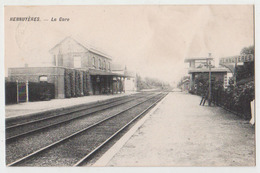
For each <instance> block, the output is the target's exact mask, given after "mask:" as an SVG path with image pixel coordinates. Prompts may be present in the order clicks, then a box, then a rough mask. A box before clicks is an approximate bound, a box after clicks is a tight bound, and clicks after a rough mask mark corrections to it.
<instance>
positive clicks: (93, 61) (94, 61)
mask: <svg viewBox="0 0 260 173" xmlns="http://www.w3.org/2000/svg"><path fill="white" fill-rule="evenodd" d="M95 64H96V59H95V57H94V56H93V58H92V66H93V67H94V68H96V66H95Z"/></svg>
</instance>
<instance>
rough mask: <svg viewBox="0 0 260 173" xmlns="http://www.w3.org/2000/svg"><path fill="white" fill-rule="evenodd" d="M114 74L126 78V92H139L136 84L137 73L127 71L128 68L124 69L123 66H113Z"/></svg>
mask: <svg viewBox="0 0 260 173" xmlns="http://www.w3.org/2000/svg"><path fill="white" fill-rule="evenodd" d="M112 72H114V73H119V74H122V75H124V76H126V78H125V81H124V84H125V87H124V88H125V91H126V92H127V91H137V84H136V73H135V72H133V71H129V70H127V67H126V66H125V67H123V66H122V65H118V64H112Z"/></svg>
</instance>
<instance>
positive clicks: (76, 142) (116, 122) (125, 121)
mask: <svg viewBox="0 0 260 173" xmlns="http://www.w3.org/2000/svg"><path fill="white" fill-rule="evenodd" d="M165 95H166V94H164V93H160V94H156V95H152V96H151V95H149V97H148V98H147V99H144V100H143V101H141V102H138V103H136V104H134V105H132V106H130V107H128V108H126V109H124V110H122V111H120V112H118V113H116V114H114V115H113V116H109V117H105V118H104V119H102V120H100V121H98V122H95V123H94V124H92V125H90V126H87V127H86V128H84V129H81V130H79V131H77V132H75V133H73V134H71V135H69V136H66V137H64V138H62V139H59V140H58V141H55V142H53V143H51V144H49V145H48V146H45V147H42V148H40V149H38V150H36V151H34V152H32V153H30V154H28V155H26V156H24V157H22V158H20V159H17V160H15V161H13V162H12V163H9V164H8V165H7V166H81V165H83V164H84V163H85V162H86V161H87V160H88V158H89V157H91V156H92V155H93V154H94V153H95V152H96V151H97V150H99V149H100V148H102V147H103V146H104V145H105V144H106V143H107V142H109V141H110V140H111V139H112V138H113V137H114V136H116V135H117V134H119V133H120V132H121V131H122V130H123V129H125V128H126V127H127V126H128V125H129V124H131V123H132V122H134V121H135V120H136V119H138V118H139V117H141V116H142V115H144V114H145V113H146V112H147V111H148V110H149V109H150V108H151V107H153V106H154V105H155V104H156V103H157V102H159V101H160V100H161V99H162V98H163V97H164V96H165Z"/></svg>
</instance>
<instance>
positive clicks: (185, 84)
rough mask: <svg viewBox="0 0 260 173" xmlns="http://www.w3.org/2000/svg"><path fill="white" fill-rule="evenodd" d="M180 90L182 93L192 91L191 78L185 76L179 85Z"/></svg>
mask: <svg viewBox="0 0 260 173" xmlns="http://www.w3.org/2000/svg"><path fill="white" fill-rule="evenodd" d="M178 88H180V89H181V91H184V92H188V91H189V90H190V76H184V77H183V78H182V79H181V81H180V83H179V84H178Z"/></svg>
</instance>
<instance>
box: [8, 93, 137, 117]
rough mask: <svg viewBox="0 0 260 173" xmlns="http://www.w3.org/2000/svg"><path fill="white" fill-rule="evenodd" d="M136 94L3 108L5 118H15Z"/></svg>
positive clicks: (89, 97) (100, 96) (21, 104)
mask: <svg viewBox="0 0 260 173" xmlns="http://www.w3.org/2000/svg"><path fill="white" fill-rule="evenodd" d="M135 93H136V92H130V91H129V92H126V93H118V94H114V95H91V96H84V97H76V98H65V99H52V100H49V101H37V102H25V103H19V104H13V105H6V106H5V118H6V119H10V118H16V117H21V116H26V115H32V114H37V113H40V112H44V111H51V110H55V109H61V108H66V107H70V106H76V105H81V104H87V103H94V102H100V101H104V100H108V99H112V98H116V97H123V96H126V95H131V94H135Z"/></svg>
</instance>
